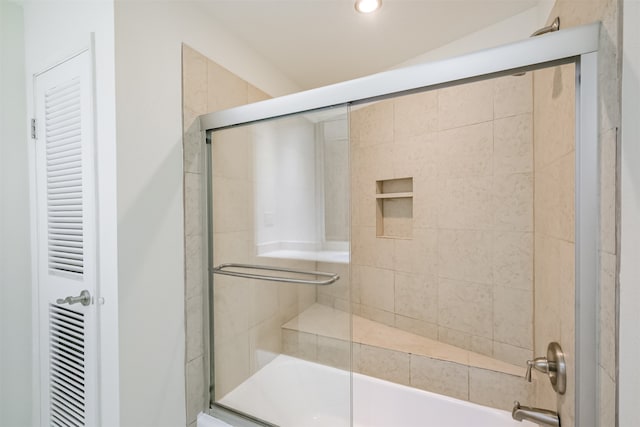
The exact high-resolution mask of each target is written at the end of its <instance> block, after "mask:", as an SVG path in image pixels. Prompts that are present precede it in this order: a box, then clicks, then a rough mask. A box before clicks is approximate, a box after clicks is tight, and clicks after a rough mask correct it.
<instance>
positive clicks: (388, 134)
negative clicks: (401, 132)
mask: <svg viewBox="0 0 640 427" xmlns="http://www.w3.org/2000/svg"><path fill="white" fill-rule="evenodd" d="M350 119H351V123H352V124H351V135H352V137H353V138H354V139H355V140H356V141H357V142H358V143H359V144H362V145H375V144H380V143H383V142H391V141H393V101H392V100H389V101H380V102H375V103H373V104H370V105H366V106H364V107H361V108H357V109H354V110H352V113H351V117H350Z"/></svg>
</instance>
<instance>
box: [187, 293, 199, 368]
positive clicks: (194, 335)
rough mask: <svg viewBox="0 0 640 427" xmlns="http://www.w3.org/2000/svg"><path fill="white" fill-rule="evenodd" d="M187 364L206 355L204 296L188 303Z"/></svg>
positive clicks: (191, 299)
mask: <svg viewBox="0 0 640 427" xmlns="http://www.w3.org/2000/svg"><path fill="white" fill-rule="evenodd" d="M185 314H186V336H187V349H186V358H187V362H189V361H191V360H193V359H195V358H196V357H200V356H202V355H203V354H204V332H203V319H204V315H203V300H202V296H196V297H193V298H189V299H187V301H186V313H185Z"/></svg>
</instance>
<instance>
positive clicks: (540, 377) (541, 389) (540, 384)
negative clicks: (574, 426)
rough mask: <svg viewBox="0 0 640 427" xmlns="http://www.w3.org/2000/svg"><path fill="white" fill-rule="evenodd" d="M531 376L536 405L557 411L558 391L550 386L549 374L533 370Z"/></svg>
mask: <svg viewBox="0 0 640 427" xmlns="http://www.w3.org/2000/svg"><path fill="white" fill-rule="evenodd" d="M545 351H546V350H545ZM536 356H537V354H536ZM532 378H533V381H534V382H535V384H536V387H535V390H536V403H535V404H536V406H537V407H539V408H544V409H548V410H550V411H558V393H556V392H555V391H554V390H553V388H552V387H551V383H550V382H549V376H548V375H547V374H543V373H541V372H533V376H532ZM564 421H565V420H564V419H563V420H562V425H563V426H564Z"/></svg>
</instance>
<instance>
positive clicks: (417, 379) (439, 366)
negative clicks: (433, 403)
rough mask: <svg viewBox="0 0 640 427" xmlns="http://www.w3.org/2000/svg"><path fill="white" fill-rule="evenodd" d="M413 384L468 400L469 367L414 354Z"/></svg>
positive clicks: (412, 361) (412, 364)
mask: <svg viewBox="0 0 640 427" xmlns="http://www.w3.org/2000/svg"><path fill="white" fill-rule="evenodd" d="M411 386H413V387H417V388H421V389H423V390H427V391H431V392H433V393H438V394H444V395H445V396H451V397H455V398H457V399H463V400H468V399H469V367H468V366H466V365H460V364H457V363H453V362H445V361H443V360H437V359H432V358H429V357H424V356H417V355H415V354H412V355H411Z"/></svg>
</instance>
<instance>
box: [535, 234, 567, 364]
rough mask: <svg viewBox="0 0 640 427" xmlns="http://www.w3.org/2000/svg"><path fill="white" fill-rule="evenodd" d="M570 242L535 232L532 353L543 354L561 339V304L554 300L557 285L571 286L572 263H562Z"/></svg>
mask: <svg viewBox="0 0 640 427" xmlns="http://www.w3.org/2000/svg"><path fill="white" fill-rule="evenodd" d="M572 248H573V246H572V244H571V243H567V242H562V241H560V240H557V239H553V238H549V237H546V236H543V235H541V234H539V233H536V236H535V253H536V258H535V293H534V299H535V301H534V306H535V322H536V323H535V328H534V334H535V335H534V342H535V349H534V350H535V354H546V352H547V345H548V344H549V343H550V342H552V341H560V340H561V338H562V337H561V325H560V321H559V319H561V318H562V311H563V309H565V307H562V302H561V301H560V299H559V298H558V288H559V287H560V286H573V281H572V280H571V278H572V274H571V273H570V272H569V271H568V270H569V269H573V264H572V263H571V264H566V265H563V262H564V263H568V261H566V257H567V255H568V254H567V252H568V251H570V250H571V249H572Z"/></svg>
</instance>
